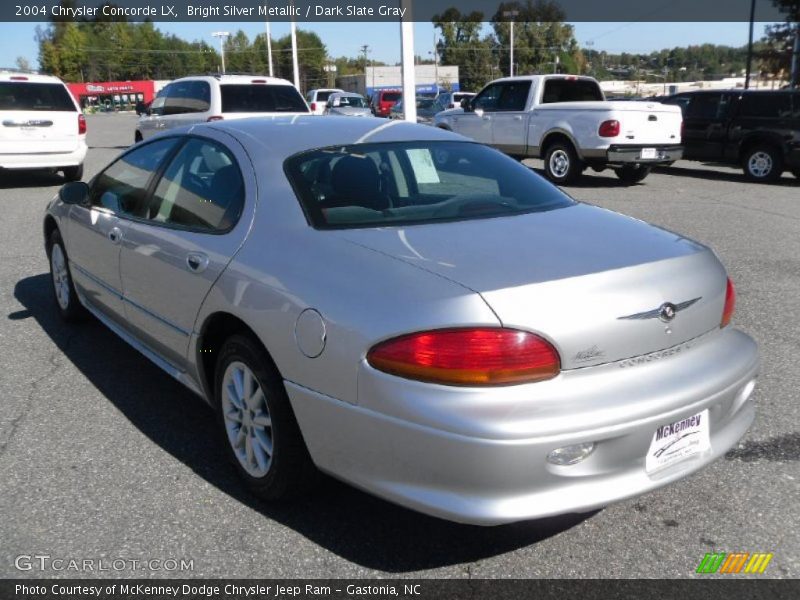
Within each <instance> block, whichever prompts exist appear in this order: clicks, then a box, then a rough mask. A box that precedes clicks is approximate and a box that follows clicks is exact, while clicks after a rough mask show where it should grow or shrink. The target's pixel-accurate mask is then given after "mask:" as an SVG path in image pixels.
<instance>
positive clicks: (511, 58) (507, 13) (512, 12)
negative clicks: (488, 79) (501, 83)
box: [503, 10, 519, 77]
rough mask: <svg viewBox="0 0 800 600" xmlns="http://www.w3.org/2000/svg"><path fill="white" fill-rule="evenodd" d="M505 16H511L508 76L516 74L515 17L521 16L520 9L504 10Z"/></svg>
mask: <svg viewBox="0 0 800 600" xmlns="http://www.w3.org/2000/svg"><path fill="white" fill-rule="evenodd" d="M503 16H504V17H507V18H510V19H511V21H510V23H509V26H510V27H511V52H510V54H509V59H508V63H509V64H508V76H509V77H513V76H514V19H515V18H517V17H518V16H519V11H518V10H504V11H503Z"/></svg>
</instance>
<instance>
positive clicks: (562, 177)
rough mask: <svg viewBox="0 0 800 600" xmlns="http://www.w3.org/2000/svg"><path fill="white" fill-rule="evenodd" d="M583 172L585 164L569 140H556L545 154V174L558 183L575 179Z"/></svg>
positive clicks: (570, 181) (567, 182)
mask: <svg viewBox="0 0 800 600" xmlns="http://www.w3.org/2000/svg"><path fill="white" fill-rule="evenodd" d="M582 172H583V165H582V164H581V161H580V159H579V158H578V154H577V152H575V148H573V147H572V144H570V143H569V142H556V143H555V144H553V145H552V146H550V147H549V148H548V149H547V152H546V153H545V156H544V174H545V175H546V176H547V178H548V179H549V180H550V181H552V182H553V183H556V184H558V185H566V184H569V183H572V182H573V181H575V180H576V179H577V178H578V176H579V175H580V174H581V173H582Z"/></svg>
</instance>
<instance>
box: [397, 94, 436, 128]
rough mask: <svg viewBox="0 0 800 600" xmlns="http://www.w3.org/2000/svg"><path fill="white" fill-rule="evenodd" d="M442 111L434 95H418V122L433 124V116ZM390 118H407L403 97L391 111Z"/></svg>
mask: <svg viewBox="0 0 800 600" xmlns="http://www.w3.org/2000/svg"><path fill="white" fill-rule="evenodd" d="M439 111H441V108H440V107H439V105H437V104H436V99H435V98H432V97H425V96H417V123H422V124H425V125H431V124H432V123H433V117H434V116H435V115H436V113H438V112H439ZM389 118H390V119H405V112H404V111H403V99H402V98H401V99H400V100H398V101H397V103H396V104H395V105H394V106H393V107H392V109H391V110H390V111H389Z"/></svg>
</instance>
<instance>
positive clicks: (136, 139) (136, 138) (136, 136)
mask: <svg viewBox="0 0 800 600" xmlns="http://www.w3.org/2000/svg"><path fill="white" fill-rule="evenodd" d="M142 139H144V138H142V134H141V133H139V132H138V131H137V132H136V133H135V134H134V136H133V143H134V144H138V143H139V142H141V141H142Z"/></svg>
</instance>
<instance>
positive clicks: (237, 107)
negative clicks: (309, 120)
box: [220, 84, 308, 113]
mask: <svg viewBox="0 0 800 600" xmlns="http://www.w3.org/2000/svg"><path fill="white" fill-rule="evenodd" d="M220 90H221V91H222V112H223V113H260V112H300V113H307V112H308V105H307V104H306V101H305V100H303V97H302V96H301V95H300V92H298V91H297V90H296V89H295V88H294V87H292V86H291V85H262V84H252V85H249V84H245V85H231V84H227V85H221V86H220Z"/></svg>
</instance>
